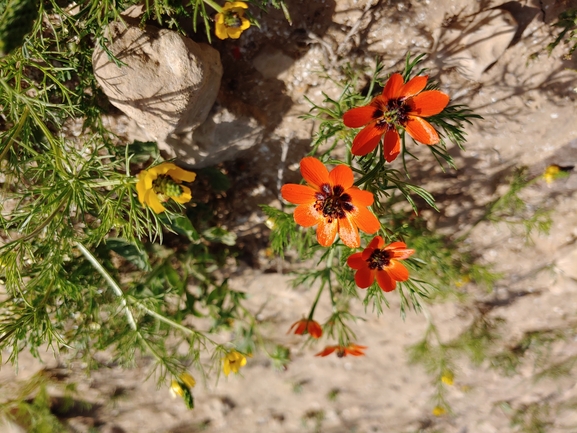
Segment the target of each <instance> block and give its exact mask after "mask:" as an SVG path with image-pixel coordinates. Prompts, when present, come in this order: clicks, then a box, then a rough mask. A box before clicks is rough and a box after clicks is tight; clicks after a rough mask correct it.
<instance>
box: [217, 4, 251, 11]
mask: <svg viewBox="0 0 577 433" xmlns="http://www.w3.org/2000/svg"><path fill="white" fill-rule="evenodd" d="M234 8H241V9H248V5H247V4H246V3H245V2H226V3H225V4H224V6H223V7H222V10H223V11H228V10H230V9H234Z"/></svg>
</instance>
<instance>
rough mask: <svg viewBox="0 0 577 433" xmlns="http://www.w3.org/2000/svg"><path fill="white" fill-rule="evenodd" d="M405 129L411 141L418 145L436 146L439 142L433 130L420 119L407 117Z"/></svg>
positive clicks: (437, 135) (427, 123)
mask: <svg viewBox="0 0 577 433" xmlns="http://www.w3.org/2000/svg"><path fill="white" fill-rule="evenodd" d="M405 129H406V130H407V132H408V133H409V135H410V136H411V137H413V139H415V140H416V141H418V142H420V143H423V144H437V143H438V142H439V141H440V140H439V134H437V131H435V128H433V126H432V125H431V124H430V123H429V122H427V121H426V120H425V119H421V118H420V117H414V116H409V120H408V121H407V124H406V125H405Z"/></svg>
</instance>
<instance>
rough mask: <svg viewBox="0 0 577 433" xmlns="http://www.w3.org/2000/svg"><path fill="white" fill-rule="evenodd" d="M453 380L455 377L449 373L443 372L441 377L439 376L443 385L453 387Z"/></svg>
mask: <svg viewBox="0 0 577 433" xmlns="http://www.w3.org/2000/svg"><path fill="white" fill-rule="evenodd" d="M454 378H455V376H454V375H453V373H452V372H451V371H445V372H444V373H443V375H442V376H441V382H443V383H444V384H445V385H449V386H451V385H453V379H454Z"/></svg>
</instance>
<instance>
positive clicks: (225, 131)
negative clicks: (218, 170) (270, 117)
mask: <svg viewBox="0 0 577 433" xmlns="http://www.w3.org/2000/svg"><path fill="white" fill-rule="evenodd" d="M264 129H265V128H264V126H262V125H261V124H259V122H258V121H257V120H256V119H255V118H254V117H252V116H251V115H249V114H235V113H233V112H232V111H230V110H229V109H227V108H225V107H221V106H219V105H218V104H217V105H216V106H215V107H214V108H213V111H212V112H211V113H210V115H209V117H208V119H207V120H206V122H204V123H203V124H202V125H200V126H199V127H198V128H197V129H196V130H194V131H193V132H191V133H187V134H172V135H170V136H169V137H168V138H167V139H166V142H165V143H159V148H160V150H161V151H163V153H164V155H165V157H168V158H177V159H178V161H179V162H181V163H183V164H184V165H186V166H189V167H190V168H201V167H206V166H208V165H213V164H217V163H219V162H222V161H227V160H230V159H232V158H234V157H235V156H236V155H237V154H238V153H239V152H241V151H243V150H246V149H248V148H250V147H252V146H254V145H255V144H258V143H260V142H261V141H262V139H263V136H264Z"/></svg>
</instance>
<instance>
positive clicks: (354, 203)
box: [281, 156, 381, 248]
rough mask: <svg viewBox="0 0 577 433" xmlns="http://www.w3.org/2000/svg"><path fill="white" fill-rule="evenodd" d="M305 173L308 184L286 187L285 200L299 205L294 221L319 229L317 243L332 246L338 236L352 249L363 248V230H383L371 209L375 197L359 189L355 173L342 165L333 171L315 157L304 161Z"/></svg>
mask: <svg viewBox="0 0 577 433" xmlns="http://www.w3.org/2000/svg"><path fill="white" fill-rule="evenodd" d="M301 173H302V175H303V178H304V179H305V181H306V182H307V185H296V184H290V183H289V184H286V185H283V187H282V188H281V194H282V196H283V198H284V199H285V200H286V201H288V202H290V203H294V204H297V205H298V206H297V208H296V209H295V211H294V219H295V221H296V223H297V224H299V225H301V226H303V227H312V226H315V225H316V226H317V240H318V242H319V244H321V245H322V246H323V247H328V246H330V245H331V244H332V243H333V242H334V240H335V237H336V235H337V232H338V234H339V236H340V238H341V240H342V241H343V243H344V244H345V245H346V246H348V247H350V248H358V247H359V246H360V245H361V239H360V236H359V229H360V230H362V231H364V232H366V233H369V234H372V233H375V232H376V231H377V230H379V228H380V227H381V224H380V223H379V220H378V219H377V217H375V216H374V215H373V214H372V213H371V211H370V210H369V209H367V206H370V205H371V204H373V194H372V193H370V192H368V191H363V190H361V189H359V188H357V187H355V186H353V183H354V177H353V171H352V170H351V169H350V167H348V166H346V165H338V166H337V167H335V168H334V169H333V170H331V172H330V173H329V171H328V170H327V168H326V167H325V166H324V165H323V163H322V162H320V161H319V160H318V159H316V158H313V157H310V156H309V157H306V158H303V159H302V160H301Z"/></svg>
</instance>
